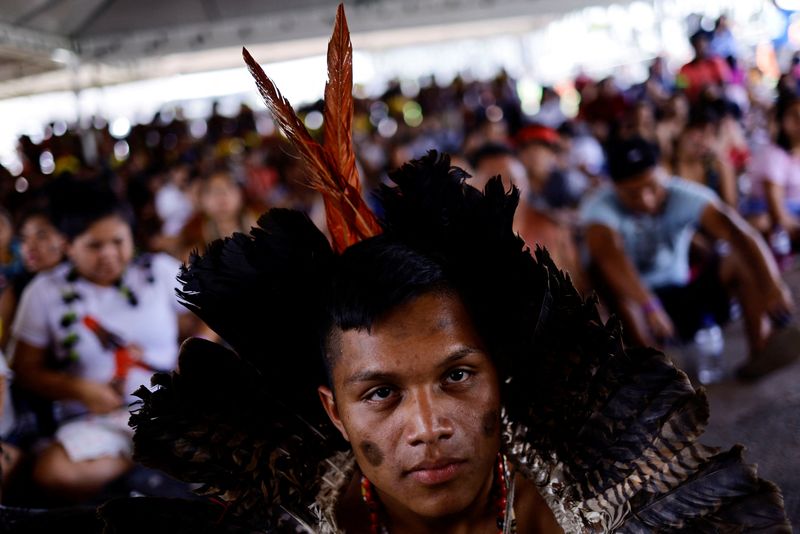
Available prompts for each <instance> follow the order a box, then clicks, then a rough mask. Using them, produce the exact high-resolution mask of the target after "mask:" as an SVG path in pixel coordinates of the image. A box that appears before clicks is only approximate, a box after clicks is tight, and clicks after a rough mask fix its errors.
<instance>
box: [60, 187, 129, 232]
mask: <svg viewBox="0 0 800 534" xmlns="http://www.w3.org/2000/svg"><path fill="white" fill-rule="evenodd" d="M51 202H52V211H53V214H54V222H55V223H56V227H57V228H58V229H59V231H60V232H61V233H63V234H64V236H66V238H67V239H68V240H69V241H72V240H73V239H75V238H76V237H78V236H79V235H81V234H82V233H84V232H86V230H88V229H89V227H90V226H92V225H93V224H94V223H96V222H97V221H100V220H102V219H105V218H106V217H112V216H116V217H119V218H120V219H122V220H123V221H124V222H125V223H126V224H128V225H129V226H133V222H134V221H133V212H132V210H131V208H130V206H129V205H128V204H126V203H125V202H123V201H122V200H120V198H119V197H118V196H117V195H116V194H114V192H113V191H112V190H111V189H110V188H109V187H108V186H107V185H106V184H104V183H102V182H100V181H94V180H92V181H73V180H69V181H67V182H64V183H63V184H61V185H60V186H59V187H58V188H55V189H54V190H53V198H52V199H51Z"/></svg>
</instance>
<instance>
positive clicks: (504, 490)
mask: <svg viewBox="0 0 800 534" xmlns="http://www.w3.org/2000/svg"><path fill="white" fill-rule="evenodd" d="M509 486H510V484H509V473H508V463H507V460H506V457H505V455H504V454H503V453H498V454H497V464H496V466H495V476H494V481H493V482H492V490H491V497H492V498H493V499H494V509H495V513H496V514H497V529H498V534H508V533H516V531H517V525H516V521H515V519H514V511H513V508H512V506H510V504H511V503H510V501H509ZM361 498H362V500H363V501H364V503H365V504H366V505H367V509H369V524H370V534H388V532H389V531H388V529H387V528H386V526H385V525H383V524H382V523H381V520H380V512H381V506H380V502H378V500H377V498H376V496H375V487H374V486H373V485H372V482H370V481H369V479H368V478H367V477H365V476H363V475H362V476H361ZM511 499H512V500H513V488H512V493H511ZM509 516H510V517H509ZM506 519H509V520H510V524H509V525H506Z"/></svg>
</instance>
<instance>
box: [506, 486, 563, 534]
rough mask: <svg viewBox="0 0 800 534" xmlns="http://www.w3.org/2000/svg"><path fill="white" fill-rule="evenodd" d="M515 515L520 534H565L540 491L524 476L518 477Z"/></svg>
mask: <svg viewBox="0 0 800 534" xmlns="http://www.w3.org/2000/svg"><path fill="white" fill-rule="evenodd" d="M515 480H516V489H515V493H516V498H515V501H516V502H515V503H514V514H515V515H516V518H517V532H518V534H563V533H564V531H563V530H562V529H561V527H560V526H559V525H558V522H556V518H555V516H554V515H553V512H552V511H551V510H550V507H549V506H547V502H545V500H544V498H543V497H542V496H541V494H539V490H537V489H536V486H534V485H533V483H532V482H531V481H529V480H528V479H527V478H525V477H524V476H522V475H520V474H517V475H516V479H515Z"/></svg>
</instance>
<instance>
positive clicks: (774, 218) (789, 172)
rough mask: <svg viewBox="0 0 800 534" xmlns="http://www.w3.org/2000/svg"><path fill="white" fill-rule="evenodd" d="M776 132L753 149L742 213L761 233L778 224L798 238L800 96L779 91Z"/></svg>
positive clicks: (799, 205)
mask: <svg viewBox="0 0 800 534" xmlns="http://www.w3.org/2000/svg"><path fill="white" fill-rule="evenodd" d="M775 121H776V127H777V136H776V138H775V141H774V142H773V143H769V144H768V145H767V146H765V147H762V148H761V149H760V150H754V151H753V158H752V160H751V162H750V168H749V171H750V178H751V179H752V181H753V189H752V191H751V193H750V198H748V199H747V201H746V203H745V206H744V209H743V211H744V213H745V215H746V216H748V217H749V219H750V220H751V221H752V223H753V225H754V226H756V228H758V229H759V230H761V231H762V232H764V233H767V232H770V231H771V230H773V229H774V228H776V227H782V228H783V229H785V230H786V231H787V232H789V235H790V236H791V237H792V240H793V241H795V242H797V241H798V240H800V158H799V157H798V151H800V98H798V97H797V96H795V95H783V96H781V97H780V98H779V99H778V103H777V105H776V107H775Z"/></svg>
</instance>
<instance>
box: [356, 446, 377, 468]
mask: <svg viewBox="0 0 800 534" xmlns="http://www.w3.org/2000/svg"><path fill="white" fill-rule="evenodd" d="M358 447H359V448H360V449H361V452H362V454H363V455H364V457H365V458H366V459H367V461H368V462H369V463H370V465H372V467H378V466H379V465H381V464H382V463H383V451H381V450H380V448H379V447H378V446H377V445H376V444H375V443H373V442H371V441H362V442H361V444H360V445H359V446H358Z"/></svg>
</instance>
